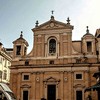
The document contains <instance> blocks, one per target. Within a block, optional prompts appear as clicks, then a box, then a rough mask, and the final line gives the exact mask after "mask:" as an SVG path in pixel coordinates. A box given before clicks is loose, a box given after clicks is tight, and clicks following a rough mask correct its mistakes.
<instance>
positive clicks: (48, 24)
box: [32, 18, 73, 31]
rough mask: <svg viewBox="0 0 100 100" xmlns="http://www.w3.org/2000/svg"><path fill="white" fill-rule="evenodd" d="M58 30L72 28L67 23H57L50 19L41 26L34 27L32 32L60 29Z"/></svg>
mask: <svg viewBox="0 0 100 100" xmlns="http://www.w3.org/2000/svg"><path fill="white" fill-rule="evenodd" d="M37 24H38V23H37ZM60 28H62V29H63V28H65V29H73V26H72V25H70V24H69V23H63V22H59V21H57V20H55V19H54V18H51V19H50V20H49V21H47V22H45V23H43V24H41V25H36V27H35V28H33V29H32V30H33V31H36V30H50V29H60Z"/></svg>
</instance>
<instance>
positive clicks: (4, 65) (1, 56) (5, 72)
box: [0, 42, 12, 84]
mask: <svg viewBox="0 0 100 100" xmlns="http://www.w3.org/2000/svg"><path fill="white" fill-rule="evenodd" d="M2 45H3V44H2V43H1V42H0V82H3V83H6V84H9V81H10V66H11V60H12V57H11V56H10V55H9V54H8V53H7V50H8V49H9V48H8V49H7V50H6V49H5V48H4V47H3V46H2Z"/></svg>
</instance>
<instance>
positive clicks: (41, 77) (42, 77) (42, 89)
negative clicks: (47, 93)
mask: <svg viewBox="0 0 100 100" xmlns="http://www.w3.org/2000/svg"><path fill="white" fill-rule="evenodd" d="M43 79H44V72H41V75H40V99H41V98H43V97H44V86H43Z"/></svg>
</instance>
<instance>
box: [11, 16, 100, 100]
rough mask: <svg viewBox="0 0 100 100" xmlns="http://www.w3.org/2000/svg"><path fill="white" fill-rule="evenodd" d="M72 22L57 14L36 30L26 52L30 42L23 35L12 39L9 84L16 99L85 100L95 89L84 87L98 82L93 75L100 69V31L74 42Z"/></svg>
mask: <svg viewBox="0 0 100 100" xmlns="http://www.w3.org/2000/svg"><path fill="white" fill-rule="evenodd" d="M73 29H74V27H73V26H72V25H71V24H70V20H69V18H68V20H67V23H63V22H59V21H57V20H55V18H54V16H51V19H50V20H49V21H47V22H45V23H43V24H41V25H39V24H38V21H37V22H36V26H35V28H33V29H32V31H33V33H34V34H33V38H34V39H33V40H34V41H33V49H32V50H31V52H30V53H29V54H27V47H28V42H27V41H26V40H25V39H24V38H23V35H22V34H21V35H20V37H19V38H18V39H16V40H15V41H14V42H13V61H12V64H11V75H10V76H11V77H10V87H11V89H12V90H13V92H14V93H15V95H16V97H17V100H86V98H87V97H88V95H91V97H92V99H93V100H98V98H97V96H96V92H93V91H92V92H86V93H84V90H85V88H86V87H89V86H91V85H93V84H95V82H96V80H95V79H94V78H93V77H92V76H93V74H94V73H95V72H96V71H97V70H98V69H99V66H100V64H99V61H100V30H99V29H97V31H96V34H95V36H94V35H92V34H90V33H89V29H88V27H87V29H86V33H85V34H84V36H83V37H82V38H81V40H80V41H72V30H73Z"/></svg>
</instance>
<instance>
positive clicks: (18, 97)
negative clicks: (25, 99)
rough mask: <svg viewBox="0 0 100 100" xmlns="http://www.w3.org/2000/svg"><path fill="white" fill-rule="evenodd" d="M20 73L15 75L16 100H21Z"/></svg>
mask: <svg viewBox="0 0 100 100" xmlns="http://www.w3.org/2000/svg"><path fill="white" fill-rule="evenodd" d="M21 76H22V73H20V72H19V73H18V77H17V100H21V94H22V93H21V89H20V88H21V79H22V77H21Z"/></svg>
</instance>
